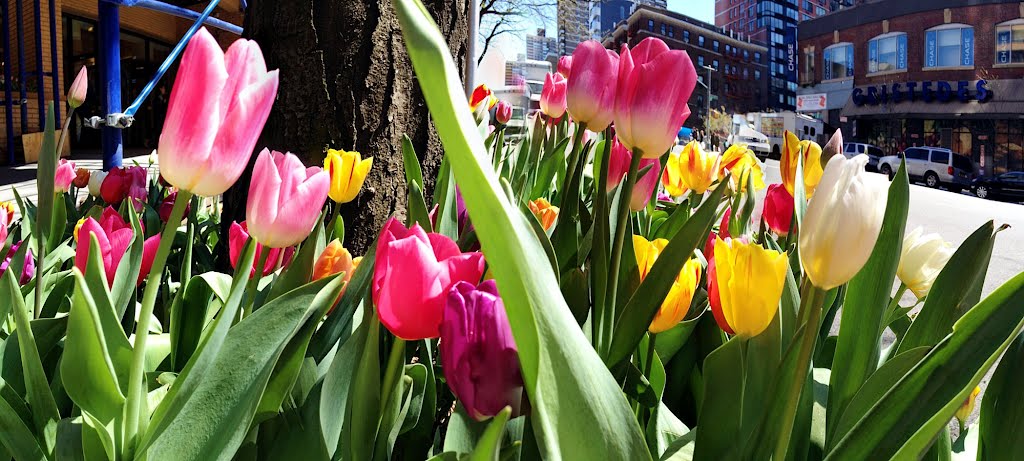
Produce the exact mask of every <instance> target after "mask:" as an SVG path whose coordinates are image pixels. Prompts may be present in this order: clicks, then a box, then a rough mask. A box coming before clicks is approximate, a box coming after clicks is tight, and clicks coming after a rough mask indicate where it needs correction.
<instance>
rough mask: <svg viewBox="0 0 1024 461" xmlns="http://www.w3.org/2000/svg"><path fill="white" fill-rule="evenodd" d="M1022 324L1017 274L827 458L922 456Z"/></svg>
mask: <svg viewBox="0 0 1024 461" xmlns="http://www.w3.org/2000/svg"><path fill="white" fill-rule="evenodd" d="M947 267H948V266H947ZM936 287H937V285H936ZM1022 326H1024V274H1019V275H1017V276H1016V277H1014V278H1012V279H1010V280H1009V281H1008V282H1006V283H1005V284H1004V285H1003V286H1001V287H999V288H998V289H996V290H995V291H994V292H993V293H992V294H990V295H989V296H988V297H987V298H985V299H984V300H983V301H982V302H981V303H979V304H978V305H977V306H975V307H974V308H973V309H971V310H970V311H969V312H968V313H967V314H965V315H964V316H963V317H962V318H960V320H958V321H957V322H956V324H954V325H953V333H952V334H951V335H949V336H947V337H946V338H944V339H943V340H942V341H940V342H939V343H938V344H937V345H936V346H935V347H934V348H933V349H932V350H931V351H930V352H929V353H928V355H927V356H926V357H925V358H924V359H923V360H921V362H920V363H918V364H917V366H915V367H914V368H913V369H912V370H911V371H910V372H909V373H908V374H907V375H906V376H904V378H903V379H901V380H900V381H899V382H897V383H896V385H895V386H893V387H892V388H891V389H890V390H889V391H888V392H887V393H886V394H885V395H884V396H883V397H882V398H881V400H879V401H878V403H877V404H875V405H874V406H873V407H871V409H870V410H869V411H868V412H867V413H866V414H865V415H864V417H863V418H861V419H860V421H858V422H857V423H856V424H855V425H854V426H853V428H852V429H851V430H850V432H849V433H848V434H846V436H844V437H843V438H842V439H840V440H839V442H838V443H837V445H836V446H835V448H834V449H833V450H832V451H831V452H830V453H829V455H828V458H827V459H832V460H843V459H887V458H890V457H897V458H901V459H902V458H909V457H915V458H916V457H917V456H920V455H922V454H923V453H924V452H925V451H926V450H927V449H928V447H929V446H930V445H931V442H932V440H933V438H934V437H935V434H937V433H938V432H939V430H940V429H942V427H944V426H945V425H946V423H947V422H948V421H949V420H950V418H952V417H953V414H954V413H955V412H956V410H957V408H959V407H960V406H961V405H962V404H963V402H964V400H965V399H966V398H967V396H968V395H970V392H971V391H972V390H973V389H974V387H975V386H976V385H977V384H978V383H979V382H980V381H981V378H982V377H983V376H984V375H985V373H986V372H987V371H988V368H989V367H990V366H992V363H994V362H995V360H996V359H997V358H998V357H999V354H1001V353H1002V352H1003V351H1004V350H1005V349H1006V348H1007V347H1008V346H1009V345H1010V342H1011V341H1012V340H1013V338H1014V337H1015V336H1016V335H1017V334H1018V333H1019V332H1020V330H1021V327H1022Z"/></svg>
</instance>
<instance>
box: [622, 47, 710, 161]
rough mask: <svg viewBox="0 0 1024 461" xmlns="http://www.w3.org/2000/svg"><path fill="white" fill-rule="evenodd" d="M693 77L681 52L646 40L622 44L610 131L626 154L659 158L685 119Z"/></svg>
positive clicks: (689, 64)
mask: <svg viewBox="0 0 1024 461" xmlns="http://www.w3.org/2000/svg"><path fill="white" fill-rule="evenodd" d="M696 85H697V73H696V71H695V70H694V69H693V64H692V63H691V62H690V57H689V56H688V55H687V54H686V52H685V51H680V50H669V48H668V45H665V42H663V41H661V40H659V39H656V38H646V39H644V40H643V41H641V42H640V43H639V44H638V45H637V46H636V47H634V48H633V49H632V50H630V49H629V48H628V47H626V46H625V45H623V47H622V52H621V53H620V55H619V77H618V84H617V89H616V92H615V93H616V94H615V130H616V132H617V134H618V136H619V138H620V139H622V143H623V144H625V145H626V147H628V148H629V149H630V150H632V149H639V150H640V152H642V153H643V156H644V157H646V158H655V157H660V156H661V155H662V154H664V153H665V151H667V150H668V149H669V148H670V147H672V143H673V142H674V141H675V138H676V134H677V133H678V132H679V127H681V126H683V122H684V121H686V118H687V117H689V116H690V109H689V108H688V107H687V105H686V104H687V101H688V100H689V99H690V94H691V93H693V89H694V87H695V86H696Z"/></svg>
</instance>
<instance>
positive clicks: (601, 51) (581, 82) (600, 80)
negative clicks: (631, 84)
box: [559, 40, 619, 132]
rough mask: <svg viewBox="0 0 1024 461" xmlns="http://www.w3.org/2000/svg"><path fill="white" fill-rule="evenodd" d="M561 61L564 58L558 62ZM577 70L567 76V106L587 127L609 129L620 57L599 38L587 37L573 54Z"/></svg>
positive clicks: (570, 113)
mask: <svg viewBox="0 0 1024 461" xmlns="http://www.w3.org/2000/svg"><path fill="white" fill-rule="evenodd" d="M559 63H560V64H561V61H559ZM572 65H574V66H575V67H576V73H575V74H573V76H572V77H570V76H568V75H566V76H565V77H566V79H568V80H567V84H566V105H567V109H568V110H569V115H570V116H572V119H573V120H575V121H576V122H579V123H583V124H586V126H587V129H589V130H591V131H594V132H598V131H603V130H604V129H605V128H608V125H609V124H611V122H612V118H614V117H615V84H616V81H617V80H616V77H617V75H618V71H619V57H618V56H617V55H616V54H615V52H614V51H612V50H609V49H607V48H605V47H604V46H603V45H601V43H600V42H598V41H596V40H587V41H585V42H583V43H580V44H579V45H577V46H576V50H575V51H573V53H572Z"/></svg>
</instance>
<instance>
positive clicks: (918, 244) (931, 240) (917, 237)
mask: <svg viewBox="0 0 1024 461" xmlns="http://www.w3.org/2000/svg"><path fill="white" fill-rule="evenodd" d="M923 233H924V231H923V230H922V229H921V228H920V227H918V228H917V229H914V230H913V231H911V232H910V233H909V234H907V236H906V237H904V238H903V251H902V253H901V254H900V265H899V267H898V268H897V269H896V275H898V276H899V278H900V281H901V282H903V284H904V285H906V286H907V288H910V291H913V292H914V296H917V299H923V298H924V297H925V296H927V295H928V290H930V289H931V288H932V284H933V283H935V277H937V276H938V275H939V272H941V271H942V268H943V267H945V266H946V262H947V261H949V258H950V256H953V245H951V244H950V243H949V242H947V241H945V240H943V239H942V237H941V236H939V234H928V235H922V234H923Z"/></svg>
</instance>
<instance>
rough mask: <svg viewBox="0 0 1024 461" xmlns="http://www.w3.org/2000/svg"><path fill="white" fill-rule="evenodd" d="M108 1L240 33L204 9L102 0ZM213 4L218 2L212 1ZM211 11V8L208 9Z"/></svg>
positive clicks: (140, 0)
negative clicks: (212, 16) (201, 11)
mask: <svg viewBox="0 0 1024 461" xmlns="http://www.w3.org/2000/svg"><path fill="white" fill-rule="evenodd" d="M104 1H107V2H110V3H116V4H118V5H121V6H137V7H140V8H145V9H148V10H153V11H159V12H161V13H166V14H169V15H172V16H177V17H179V18H185V19H191V20H193V21H196V20H199V21H200V22H201V23H203V24H206V25H208V26H210V27H216V28H218V29H221V30H226V31H228V32H231V33H232V34H235V35H242V28H241V27H238V26H236V25H234V24H232V23H230V22H227V21H224V20H220V19H217V18H211V17H209V16H210V15H209V14H208V13H206V11H205V10H204V11H203V13H199V12H196V11H192V10H190V9H188V8H182V7H180V6H176V5H171V4H168V3H164V2H160V1H156V0H104ZM213 3H214V4H216V3H218V2H213ZM207 9H209V7H207ZM210 12H211V13H212V10H211V11H210Z"/></svg>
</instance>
